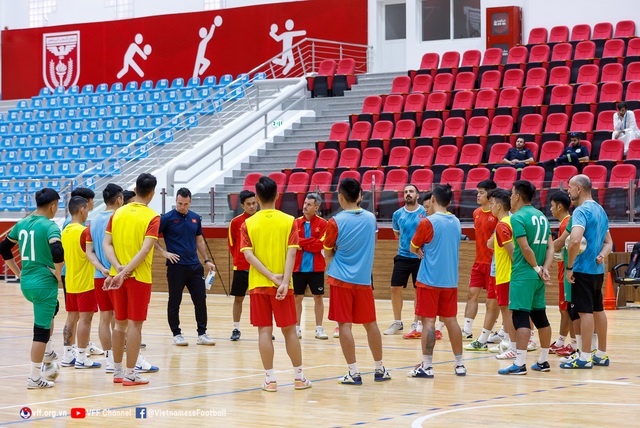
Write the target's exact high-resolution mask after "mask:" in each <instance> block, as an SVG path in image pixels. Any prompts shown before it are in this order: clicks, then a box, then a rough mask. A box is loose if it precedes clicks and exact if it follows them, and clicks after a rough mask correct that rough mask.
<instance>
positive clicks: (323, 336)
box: [316, 327, 329, 340]
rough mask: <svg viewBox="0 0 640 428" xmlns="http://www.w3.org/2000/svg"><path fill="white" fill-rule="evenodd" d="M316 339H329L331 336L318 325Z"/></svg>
mask: <svg viewBox="0 0 640 428" xmlns="http://www.w3.org/2000/svg"><path fill="white" fill-rule="evenodd" d="M316 339H320V340H327V339H329V336H327V333H325V332H324V328H322V327H316Z"/></svg>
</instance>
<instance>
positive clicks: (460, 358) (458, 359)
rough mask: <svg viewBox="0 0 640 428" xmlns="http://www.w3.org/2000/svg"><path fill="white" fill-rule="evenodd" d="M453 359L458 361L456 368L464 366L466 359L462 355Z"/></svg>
mask: <svg viewBox="0 0 640 428" xmlns="http://www.w3.org/2000/svg"><path fill="white" fill-rule="evenodd" d="M453 357H454V358H455V360H456V367H457V366H464V358H463V357H462V354H458V355H454V356H453Z"/></svg>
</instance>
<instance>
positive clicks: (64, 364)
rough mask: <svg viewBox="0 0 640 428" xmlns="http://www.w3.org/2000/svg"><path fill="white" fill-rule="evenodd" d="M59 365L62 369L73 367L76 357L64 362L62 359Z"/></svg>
mask: <svg viewBox="0 0 640 428" xmlns="http://www.w3.org/2000/svg"><path fill="white" fill-rule="evenodd" d="M60 365H61V366H62V367H74V366H75V365H76V357H73V356H72V357H71V360H65V359H64V358H62V361H60Z"/></svg>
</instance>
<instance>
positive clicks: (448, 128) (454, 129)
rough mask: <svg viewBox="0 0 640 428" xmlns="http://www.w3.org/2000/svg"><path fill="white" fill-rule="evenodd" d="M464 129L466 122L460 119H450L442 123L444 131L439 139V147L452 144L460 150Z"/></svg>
mask: <svg viewBox="0 0 640 428" xmlns="http://www.w3.org/2000/svg"><path fill="white" fill-rule="evenodd" d="M465 128H466V122H465V120H464V119H463V118H461V117H450V118H449V119H447V120H446V121H445V122H444V130H443V131H442V136H441V137H440V147H442V145H444V144H453V145H455V146H457V147H458V149H461V148H462V138H463V137H464V130H465Z"/></svg>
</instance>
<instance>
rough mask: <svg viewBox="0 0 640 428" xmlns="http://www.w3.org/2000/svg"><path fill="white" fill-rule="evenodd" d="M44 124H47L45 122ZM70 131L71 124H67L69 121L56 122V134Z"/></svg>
mask: <svg viewBox="0 0 640 428" xmlns="http://www.w3.org/2000/svg"><path fill="white" fill-rule="evenodd" d="M43 125H45V124H44V123H43ZM68 131H69V125H68V124H67V122H56V126H55V128H54V129H53V132H55V133H56V134H63V135H64V134H67V133H68Z"/></svg>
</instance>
